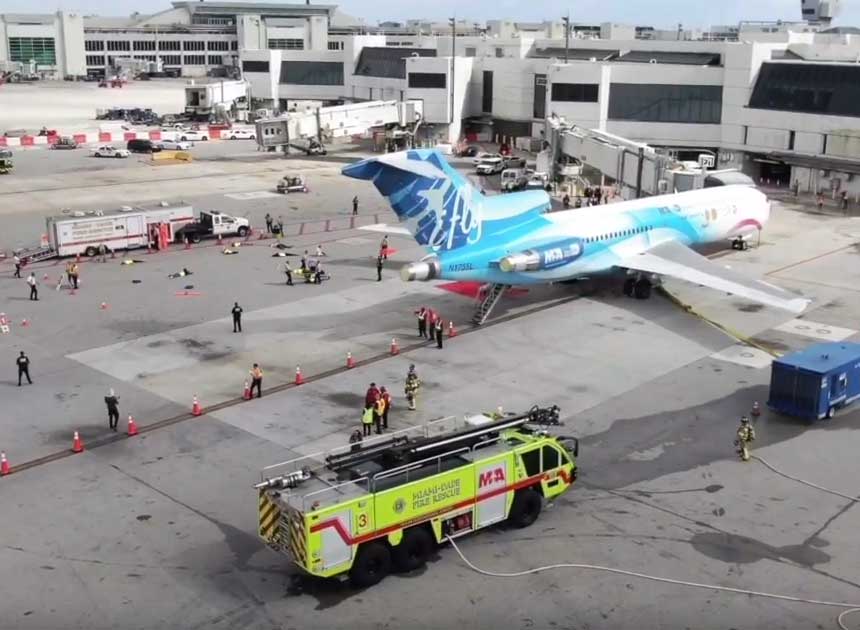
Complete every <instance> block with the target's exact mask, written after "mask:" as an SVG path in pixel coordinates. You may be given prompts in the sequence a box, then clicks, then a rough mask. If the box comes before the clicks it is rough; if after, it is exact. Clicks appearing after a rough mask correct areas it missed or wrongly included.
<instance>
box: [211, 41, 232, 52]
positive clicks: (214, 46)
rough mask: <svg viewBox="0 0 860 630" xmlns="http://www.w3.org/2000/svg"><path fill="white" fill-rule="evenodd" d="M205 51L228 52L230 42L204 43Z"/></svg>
mask: <svg viewBox="0 0 860 630" xmlns="http://www.w3.org/2000/svg"><path fill="white" fill-rule="evenodd" d="M206 46H207V50H230V42H228V41H220V42H206Z"/></svg>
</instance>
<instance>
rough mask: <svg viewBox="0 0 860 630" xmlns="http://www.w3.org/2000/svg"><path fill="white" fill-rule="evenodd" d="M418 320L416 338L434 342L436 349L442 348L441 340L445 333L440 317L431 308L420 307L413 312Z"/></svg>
mask: <svg viewBox="0 0 860 630" xmlns="http://www.w3.org/2000/svg"><path fill="white" fill-rule="evenodd" d="M415 317H417V318H418V336H419V337H423V338H424V339H429V340H430V341H435V342H436V347H437V348H441V347H442V339H443V337H444V333H445V323H444V322H443V321H442V316H441V315H440V314H439V313H438V312H437V311H434V310H433V309H432V308H427V307H426V306H422V307H421V308H419V309H418V310H417V311H415Z"/></svg>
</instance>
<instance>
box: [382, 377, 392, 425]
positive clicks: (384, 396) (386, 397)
mask: <svg viewBox="0 0 860 630" xmlns="http://www.w3.org/2000/svg"><path fill="white" fill-rule="evenodd" d="M379 396H380V398H382V402H384V403H385V409H383V410H382V429H383V430H384V431H387V430H388V412H389V410H390V409H391V394H389V393H388V390H387V389H385V387H380V388H379Z"/></svg>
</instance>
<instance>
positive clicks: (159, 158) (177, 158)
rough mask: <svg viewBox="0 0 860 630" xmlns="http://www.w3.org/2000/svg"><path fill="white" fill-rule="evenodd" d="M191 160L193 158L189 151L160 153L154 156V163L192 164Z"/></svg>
mask: <svg viewBox="0 0 860 630" xmlns="http://www.w3.org/2000/svg"><path fill="white" fill-rule="evenodd" d="M191 160H192V157H191V154H190V153H189V152H188V151H159V152H158V153H153V154H152V161H153V162H162V163H165V162H166V163H173V164H175V163H176V162H190V161H191Z"/></svg>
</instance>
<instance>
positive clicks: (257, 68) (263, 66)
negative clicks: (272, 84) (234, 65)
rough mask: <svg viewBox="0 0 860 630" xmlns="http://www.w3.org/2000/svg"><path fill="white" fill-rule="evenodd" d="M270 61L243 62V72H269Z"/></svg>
mask: <svg viewBox="0 0 860 630" xmlns="http://www.w3.org/2000/svg"><path fill="white" fill-rule="evenodd" d="M268 71H269V62H268V61H243V62H242V72H268Z"/></svg>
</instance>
